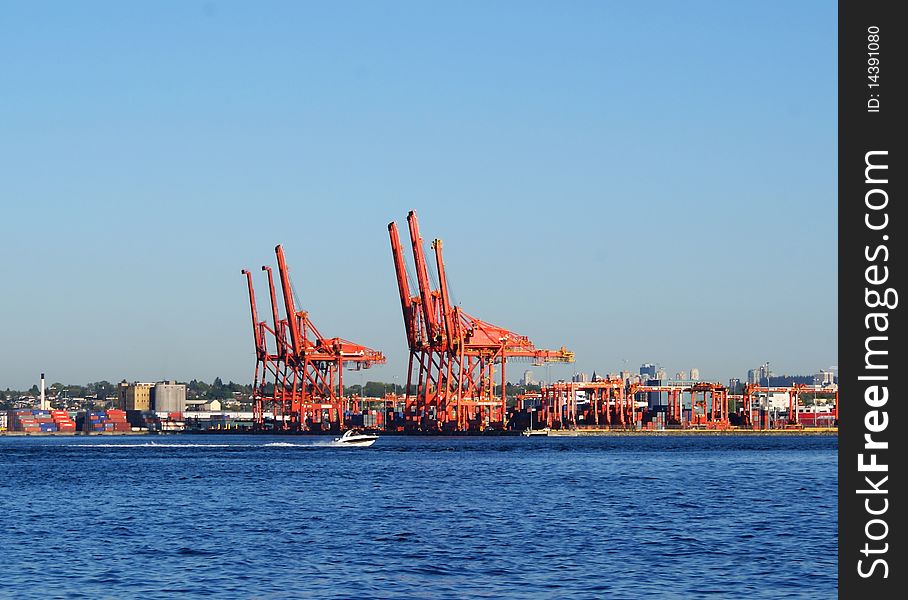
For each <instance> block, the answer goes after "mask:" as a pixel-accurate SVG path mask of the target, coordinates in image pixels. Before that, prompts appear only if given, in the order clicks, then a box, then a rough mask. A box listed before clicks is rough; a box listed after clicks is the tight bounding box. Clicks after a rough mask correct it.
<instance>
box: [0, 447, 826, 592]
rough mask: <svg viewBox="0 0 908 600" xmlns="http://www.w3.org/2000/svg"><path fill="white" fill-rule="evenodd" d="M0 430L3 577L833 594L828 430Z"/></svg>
mask: <svg viewBox="0 0 908 600" xmlns="http://www.w3.org/2000/svg"><path fill="white" fill-rule="evenodd" d="M328 442H330V438H313V437H272V436H189V435H186V436H154V437H151V436H143V437H66V438H47V437H44V438H41V437H30V438H13V437H7V438H3V437H0V471H2V474H3V476H2V477H0V510H2V518H3V526H2V527H0V560H2V576H0V596H4V597H16V598H27V597H34V598H53V597H61V598H62V597H66V598H91V599H95V598H117V599H119V598H131V597H149V596H153V597H156V598H165V597H166V598H169V597H176V596H182V597H214V598H262V599H268V598H275V599H276V598H559V599H560V598H627V599H634V600H636V599H639V598H701V597H703V598H705V597H712V598H725V597H728V598H744V597H746V598H748V599H754V598H767V599H768V598H772V599H779V598H833V597H835V594H836V586H837V584H836V575H837V571H836V569H837V502H836V493H837V492H836V486H837V476H836V465H837V445H836V439H835V438H834V437H794V436H793V437H709V436H704V437H684V438H672V437H652V438H640V437H597V438H412V437H383V438H382V439H380V440H379V441H378V442H377V443H376V444H375V445H374V446H372V447H371V448H334V447H330V445H328Z"/></svg>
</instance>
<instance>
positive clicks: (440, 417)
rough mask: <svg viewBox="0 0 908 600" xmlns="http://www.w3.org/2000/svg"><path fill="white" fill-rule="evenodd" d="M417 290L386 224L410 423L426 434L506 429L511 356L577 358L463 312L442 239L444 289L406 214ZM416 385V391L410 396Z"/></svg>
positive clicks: (436, 247) (392, 227)
mask: <svg viewBox="0 0 908 600" xmlns="http://www.w3.org/2000/svg"><path fill="white" fill-rule="evenodd" d="M407 224H408V226H409V230H410V242H411V246H412V251H413V260H414V266H415V269H416V283H417V286H416V287H417V289H418V291H419V293H418V294H417V295H411V289H412V287H411V285H410V281H409V277H408V275H407V270H406V262H405V259H404V253H403V246H402V245H401V242H400V236H399V234H398V230H397V225H396V224H395V223H393V222H392V223H390V224H388V232H389V235H390V238H391V254H392V258H393V261H394V269H395V272H396V275H397V284H398V291H399V293H400V304H401V310H402V313H403V318H404V329H405V330H406V335H407V343H408V345H409V349H410V357H409V366H408V371H407V390H406V391H407V394H406V399H405V418H406V419H407V426H408V427H409V428H410V429H418V430H422V431H438V430H458V431H465V430H469V429H473V430H477V429H483V428H485V427H489V426H491V427H504V424H505V422H506V420H507V396H506V391H505V387H506V379H505V365H506V363H507V361H508V359H524V360H532V361H534V362H535V363H537V364H542V363H546V362H573V360H574V353H573V352H570V351H568V350H567V349H565V348H564V347H562V348H561V349H560V350H541V349H538V348H536V347H535V345H534V344H533V343H532V342H531V341H530V340H529V338H527V337H526V336H523V335H519V334H517V333H514V332H512V331H509V330H507V329H504V328H502V327H498V326H496V325H492V324H491V323H487V322H485V321H482V320H480V319H477V318H476V317H473V316H471V315H469V314H467V313H466V312H464V311H463V310H462V309H460V307H457V306H454V305H453V304H452V303H451V300H450V290H449V285H448V278H447V273H446V270H445V263H444V257H443V254H442V242H441V240H434V241H433V242H432V250H433V251H434V252H435V265H436V268H437V271H438V289H432V287H431V284H430V283H429V274H428V263H427V261H426V257H425V253H424V248H423V239H422V236H421V235H420V232H419V221H418V220H417V218H416V213H415V212H414V211H410V213H409V214H408V215H407ZM496 365H500V369H499V371H500V385H501V395H500V396H496V395H495V366H496ZM414 376H415V377H414ZM414 378H415V382H416V389H415V393H411V391H413V390H412V386H413V383H414Z"/></svg>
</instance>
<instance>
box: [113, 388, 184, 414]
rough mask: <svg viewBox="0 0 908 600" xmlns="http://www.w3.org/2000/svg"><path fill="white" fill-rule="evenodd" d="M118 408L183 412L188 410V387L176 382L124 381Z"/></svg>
mask: <svg viewBox="0 0 908 600" xmlns="http://www.w3.org/2000/svg"><path fill="white" fill-rule="evenodd" d="M118 406H119V408H120V409H121V410H139V411H151V410H153V411H155V412H167V413H179V412H183V410H185V408H186V385H185V384H182V383H177V382H176V381H159V382H156V383H143V382H139V381H134V382H132V383H127V382H126V381H123V382H121V383H120V387H119V402H118Z"/></svg>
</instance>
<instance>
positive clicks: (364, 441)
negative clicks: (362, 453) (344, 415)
mask: <svg viewBox="0 0 908 600" xmlns="http://www.w3.org/2000/svg"><path fill="white" fill-rule="evenodd" d="M377 439H378V436H377V435H372V434H370V433H360V432H359V431H357V430H355V429H349V430H347V431H345V432H344V435H342V436H340V437H339V438H334V443H335V444H338V445H340V446H364V447H365V446H371V445H372V444H374V443H375V440H377Z"/></svg>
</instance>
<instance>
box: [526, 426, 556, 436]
mask: <svg viewBox="0 0 908 600" xmlns="http://www.w3.org/2000/svg"><path fill="white" fill-rule="evenodd" d="M548 434H549V428H548V427H546V428H545V429H529V428H527V429H524V430H523V431H521V432H520V435H522V436H524V437H530V436H531V435H548Z"/></svg>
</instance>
